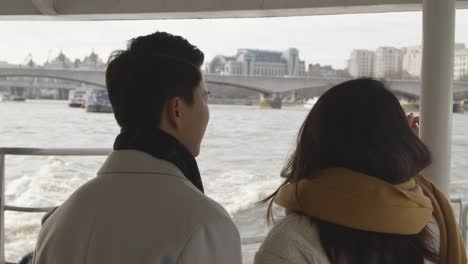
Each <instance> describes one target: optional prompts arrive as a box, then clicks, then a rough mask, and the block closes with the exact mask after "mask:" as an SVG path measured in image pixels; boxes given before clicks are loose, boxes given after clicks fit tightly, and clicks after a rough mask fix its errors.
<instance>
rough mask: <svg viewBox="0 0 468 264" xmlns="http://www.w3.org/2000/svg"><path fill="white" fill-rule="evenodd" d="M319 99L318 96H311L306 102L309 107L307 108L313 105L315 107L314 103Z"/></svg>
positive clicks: (305, 105) (305, 104) (306, 106)
mask: <svg viewBox="0 0 468 264" xmlns="http://www.w3.org/2000/svg"><path fill="white" fill-rule="evenodd" d="M317 101H318V97H314V98H309V99H308V100H307V101H306V102H305V103H304V107H305V108H307V109H312V107H314V105H315V104H316V103H317Z"/></svg>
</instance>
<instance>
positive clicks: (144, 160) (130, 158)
mask: <svg viewBox="0 0 468 264" xmlns="http://www.w3.org/2000/svg"><path fill="white" fill-rule="evenodd" d="M115 173H118V174H143V173H144V174H167V175H173V176H176V177H179V178H182V179H184V180H186V181H188V180H187V179H186V178H185V176H184V174H183V173H182V172H181V171H180V170H179V169H178V168H177V167H176V166H175V165H174V164H172V163H170V162H168V161H165V160H162V159H158V158H155V157H153V156H151V155H149V154H146V153H144V152H142V151H137V150H118V151H113V152H112V153H111V154H110V155H109V156H108V157H107V160H106V161H105V162H104V164H103V165H102V167H101V169H100V170H99V171H98V175H102V174H115Z"/></svg>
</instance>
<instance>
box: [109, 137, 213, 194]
mask: <svg viewBox="0 0 468 264" xmlns="http://www.w3.org/2000/svg"><path fill="white" fill-rule="evenodd" d="M129 149H133V150H140V151H143V152H145V153H147V154H149V155H151V156H153V157H155V158H158V159H163V160H166V161H169V162H170V163H172V164H174V165H175V166H176V167H177V168H179V169H180V170H181V171H182V173H183V174H184V176H185V177H186V178H187V179H188V180H189V181H190V182H191V183H192V184H193V185H194V186H195V187H197V189H198V190H200V191H201V192H202V193H204V189H203V183H202V180H201V177H200V171H199V170H198V165H197V161H196V160H195V158H194V157H193V155H192V153H190V151H189V150H188V149H187V148H186V147H185V146H184V145H182V144H181V143H180V142H179V141H178V140H177V139H176V138H174V137H173V136H172V135H170V134H168V133H166V132H164V131H162V130H161V129H159V128H130V129H122V131H121V133H120V134H119V135H118V136H117V138H116V139H115V143H114V150H129Z"/></svg>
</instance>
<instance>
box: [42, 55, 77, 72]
mask: <svg viewBox="0 0 468 264" xmlns="http://www.w3.org/2000/svg"><path fill="white" fill-rule="evenodd" d="M44 67H46V68H52V69H70V68H74V64H73V62H72V61H71V60H70V59H69V58H68V57H67V56H66V55H65V54H64V53H63V52H60V54H59V55H58V56H57V57H56V58H55V59H53V60H52V61H48V62H46V63H45V64H44Z"/></svg>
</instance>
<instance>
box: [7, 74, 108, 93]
mask: <svg viewBox="0 0 468 264" xmlns="http://www.w3.org/2000/svg"><path fill="white" fill-rule="evenodd" d="M0 77H28V78H49V79H55V80H63V81H70V82H78V83H84V84H88V85H92V86H96V87H99V88H102V89H105V88H106V86H105V85H103V84H100V83H96V82H91V81H86V80H78V79H73V78H69V77H61V76H54V75H47V74H2V73H0Z"/></svg>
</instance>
